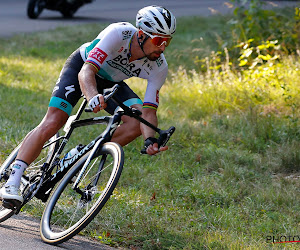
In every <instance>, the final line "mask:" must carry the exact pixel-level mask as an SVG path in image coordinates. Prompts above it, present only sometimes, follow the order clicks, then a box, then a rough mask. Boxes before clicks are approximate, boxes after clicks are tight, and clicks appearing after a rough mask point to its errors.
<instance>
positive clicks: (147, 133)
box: [140, 108, 168, 155]
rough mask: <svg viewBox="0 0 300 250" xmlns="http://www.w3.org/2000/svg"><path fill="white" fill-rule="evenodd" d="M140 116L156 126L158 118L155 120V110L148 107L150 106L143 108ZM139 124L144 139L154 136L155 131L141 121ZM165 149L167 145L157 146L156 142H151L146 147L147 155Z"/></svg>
mask: <svg viewBox="0 0 300 250" xmlns="http://www.w3.org/2000/svg"><path fill="white" fill-rule="evenodd" d="M142 117H143V118H144V119H145V120H147V121H149V122H150V123H152V124H153V125H155V126H156V127H157V125H158V120H157V116H156V110H154V109H150V108H144V109H143V111H142ZM140 126H141V131H142V134H143V137H144V140H146V139H147V138H149V137H150V138H155V131H154V130H153V129H151V128H149V127H148V126H147V125H145V124H143V123H141V125H140ZM167 149H168V146H165V147H160V148H158V144H157V143H153V144H152V145H149V146H148V147H147V149H146V152H147V154H149V155H155V154H157V153H159V152H161V151H165V150H167Z"/></svg>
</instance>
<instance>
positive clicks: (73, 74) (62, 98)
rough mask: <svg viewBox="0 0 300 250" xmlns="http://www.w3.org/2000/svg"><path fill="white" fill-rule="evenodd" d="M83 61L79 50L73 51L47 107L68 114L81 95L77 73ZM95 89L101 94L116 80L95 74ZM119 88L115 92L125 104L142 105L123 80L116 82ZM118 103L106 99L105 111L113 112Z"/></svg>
mask: <svg viewBox="0 0 300 250" xmlns="http://www.w3.org/2000/svg"><path fill="white" fill-rule="evenodd" d="M83 64H84V61H83V60H82V58H81V55H80V51H79V49H77V50H76V51H74V52H73V53H72V54H71V55H70V56H69V58H68V59H67V61H66V62H65V65H64V67H63V68H62V70H61V72H60V76H59V78H58V80H57V82H56V85H55V87H54V89H53V92H52V97H51V99H50V103H49V107H56V108H59V109H60V110H63V111H65V112H66V113H67V114H68V115H70V114H71V112H72V109H73V108H74V106H75V105H76V104H77V102H78V100H79V99H80V98H81V97H82V92H81V89H80V86H79V81H78V73H79V71H80V70H81V68H82V66H83ZM96 82H97V89H98V91H99V93H100V94H103V92H104V91H105V89H108V88H111V87H112V86H113V85H115V84H116V82H112V81H109V80H105V79H102V78H100V77H99V76H97V75H96ZM118 84H119V85H120V89H119V90H118V91H117V92H116V94H115V96H116V97H117V99H119V100H120V101H122V102H123V103H124V104H125V105H126V106H131V105H134V104H141V105H143V102H142V100H141V99H140V98H139V97H138V95H137V94H136V93H134V92H133V90H132V89H130V88H129V86H128V85H127V84H126V83H125V82H123V81H122V82H118ZM117 107H118V105H117V104H116V103H115V102H113V101H112V100H108V101H107V107H106V109H105V110H106V111H107V112H108V113H110V114H113V113H114V111H115V110H116V108H117Z"/></svg>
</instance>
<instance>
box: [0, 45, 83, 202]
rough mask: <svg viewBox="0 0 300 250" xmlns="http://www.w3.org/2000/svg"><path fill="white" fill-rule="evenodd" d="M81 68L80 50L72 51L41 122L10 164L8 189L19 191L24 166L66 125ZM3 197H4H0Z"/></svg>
mask: <svg viewBox="0 0 300 250" xmlns="http://www.w3.org/2000/svg"><path fill="white" fill-rule="evenodd" d="M82 65H83V60H82V59H81V56H80V53H79V50H77V51H75V52H74V53H73V54H72V55H71V56H70V57H69V58H68V59H67V61H66V63H65V65H64V67H63V69H62V71H61V74H60V77H59V79H58V81H57V83H56V86H55V87H54V90H53V93H52V97H51V100H50V103H49V108H48V111H47V113H46V115H45V117H44V119H43V120H42V121H41V123H40V124H39V125H38V126H37V127H36V128H35V129H34V130H32V131H31V132H30V133H29V134H28V135H27V136H26V137H25V139H24V141H23V142H22V145H21V147H20V149H19V152H18V155H17V157H16V162H15V163H14V164H13V169H14V170H16V171H19V172H18V173H17V174H14V175H11V176H10V178H9V180H8V181H7V186H8V185H12V186H16V187H18V186H19V185H20V180H19V179H18V178H17V177H20V173H21V175H22V173H23V171H24V168H26V167H27V164H29V165H30V164H31V163H32V162H33V161H34V160H35V159H36V158H37V157H38V156H39V154H40V152H41V150H42V147H43V145H44V143H45V142H46V141H47V140H49V139H50V138H51V137H52V136H53V135H55V134H56V133H57V131H58V130H59V129H60V128H61V127H62V126H63V125H64V124H65V123H66V121H67V119H68V117H69V115H70V113H71V111H72V108H73V107H74V106H75V105H76V103H77V101H78V100H79V98H80V97H81V90H80V86H79V82H78V72H79V71H80V69H81V67H82ZM22 164H23V167H22V168H20V167H19V168H15V166H17V165H22ZM24 164H25V167H24ZM17 196H18V195H17ZM0 197H1V193H0ZM2 197H4V196H3V195H2ZM7 197H9V195H7ZM11 199H12V198H11Z"/></svg>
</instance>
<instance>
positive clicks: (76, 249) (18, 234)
mask: <svg viewBox="0 0 300 250" xmlns="http://www.w3.org/2000/svg"><path fill="white" fill-rule="evenodd" d="M39 223H40V222H39V220H36V219H33V218H31V217H29V216H26V215H24V214H20V215H16V216H13V217H11V218H10V219H8V220H6V221H4V222H2V223H1V224H0V249H1V250H19V249H22V250H40V249H42V250H63V249H66V250H96V249H98V250H102V249H103V250H110V249H114V248H111V247H108V246H106V245H103V244H101V243H99V242H97V241H94V240H90V239H88V238H87V237H83V236H79V235H77V236H75V237H74V238H72V239H70V240H69V241H67V242H65V243H62V244H60V245H58V246H52V245H48V244H45V243H44V242H42V240H41V238H40V232H39V228H40V227H39Z"/></svg>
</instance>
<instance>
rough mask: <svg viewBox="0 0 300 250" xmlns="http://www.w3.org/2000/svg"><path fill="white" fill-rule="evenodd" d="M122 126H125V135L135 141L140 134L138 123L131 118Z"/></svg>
mask: <svg viewBox="0 0 300 250" xmlns="http://www.w3.org/2000/svg"><path fill="white" fill-rule="evenodd" d="M124 124H125V125H126V135H127V136H128V137H130V138H133V139H135V138H136V137H139V136H140V135H141V134H142V132H141V129H140V122H139V121H137V120H135V119H133V118H131V119H128V120H127V121H126V122H124Z"/></svg>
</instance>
